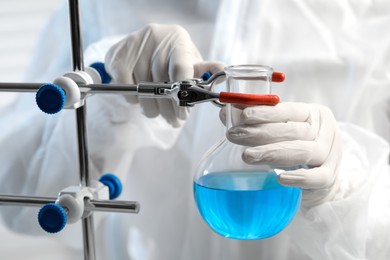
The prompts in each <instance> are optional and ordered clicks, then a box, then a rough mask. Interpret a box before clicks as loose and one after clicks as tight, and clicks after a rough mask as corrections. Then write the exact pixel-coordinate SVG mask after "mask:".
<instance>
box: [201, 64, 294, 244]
mask: <svg viewBox="0 0 390 260" xmlns="http://www.w3.org/2000/svg"><path fill="white" fill-rule="evenodd" d="M225 73H226V85H227V91H230V92H239V93H252V94H270V92H271V81H272V74H273V69H272V68H270V67H267V66H257V65H239V66H230V67H227V68H225ZM226 106H227V107H226V109H227V110H226V130H228V129H229V128H230V127H232V126H235V125H237V124H239V122H240V114H241V111H242V109H243V106H240V105H233V104H227V105H226ZM245 148H247V147H245V146H241V145H237V144H234V143H231V142H229V141H228V140H227V139H226V137H225V138H223V139H222V140H221V141H220V142H219V143H217V144H216V145H215V146H213V147H212V148H211V149H210V150H209V151H208V152H207V153H206V154H205V156H204V157H203V158H202V160H201V161H200V163H199V164H198V167H197V170H196V174H195V177H194V197H195V202H196V205H197V207H198V210H199V212H200V214H201V216H202V217H203V219H204V220H205V222H206V223H207V224H208V225H209V226H210V227H211V228H212V229H213V230H214V231H215V232H217V233H218V234H220V235H222V236H224V237H227V238H232V239H240V240H253V239H263V238H268V237H271V236H273V235H275V234H277V233H279V232H280V231H282V230H283V229H284V228H285V227H286V226H287V225H288V224H289V223H290V222H291V221H292V219H293V218H294V216H295V214H296V212H297V211H298V209H299V207H300V202H301V197H302V191H301V189H300V188H294V187H287V186H282V185H281V184H279V182H278V177H277V172H278V170H286V169H284V168H283V167H279V166H276V165H267V164H260V165H249V164H247V163H245V162H244V161H243V160H242V157H241V156H242V153H243V151H244V150H245Z"/></svg>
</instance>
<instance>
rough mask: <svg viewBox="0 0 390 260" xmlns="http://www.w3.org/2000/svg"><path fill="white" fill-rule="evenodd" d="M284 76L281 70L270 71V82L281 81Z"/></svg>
mask: <svg viewBox="0 0 390 260" xmlns="http://www.w3.org/2000/svg"><path fill="white" fill-rule="evenodd" d="M285 78H286V76H285V75H284V73H282V72H274V73H272V82H283V81H284V79H285Z"/></svg>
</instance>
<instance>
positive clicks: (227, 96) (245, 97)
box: [219, 92, 280, 106]
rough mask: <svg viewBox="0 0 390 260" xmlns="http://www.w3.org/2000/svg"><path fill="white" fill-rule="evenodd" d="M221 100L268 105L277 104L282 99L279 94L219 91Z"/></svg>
mask: <svg viewBox="0 0 390 260" xmlns="http://www.w3.org/2000/svg"><path fill="white" fill-rule="evenodd" d="M219 101H221V102H223V103H232V104H242V105H252V106H255V105H267V106H275V105H276V104H278V103H279V101H280V99H279V96H277V95H261V94H244V93H234V92H221V93H219Z"/></svg>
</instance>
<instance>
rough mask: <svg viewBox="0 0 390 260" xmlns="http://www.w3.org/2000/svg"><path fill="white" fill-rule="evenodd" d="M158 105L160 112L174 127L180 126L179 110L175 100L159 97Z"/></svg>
mask: <svg viewBox="0 0 390 260" xmlns="http://www.w3.org/2000/svg"><path fill="white" fill-rule="evenodd" d="M156 102H157V106H158V109H159V111H160V114H161V116H162V117H163V118H165V120H166V121H167V122H168V123H169V124H170V125H172V126H173V127H179V126H180V123H179V120H178V112H176V109H175V106H176V104H174V102H173V101H172V100H170V99H165V98H164V99H157V100H156Z"/></svg>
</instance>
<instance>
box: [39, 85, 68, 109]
mask: <svg viewBox="0 0 390 260" xmlns="http://www.w3.org/2000/svg"><path fill="white" fill-rule="evenodd" d="M35 100H36V102H37V105H38V107H39V108H40V109H41V110H42V111H43V112H45V113H47V114H55V113H58V112H60V111H61V110H62V109H63V108H64V105H65V101H66V97H65V91H64V90H63V89H62V88H60V87H59V86H57V85H54V84H44V85H42V86H41V87H40V88H39V89H38V92H37V94H36V96H35Z"/></svg>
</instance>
